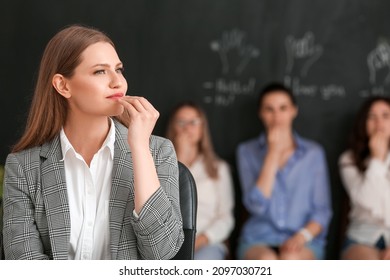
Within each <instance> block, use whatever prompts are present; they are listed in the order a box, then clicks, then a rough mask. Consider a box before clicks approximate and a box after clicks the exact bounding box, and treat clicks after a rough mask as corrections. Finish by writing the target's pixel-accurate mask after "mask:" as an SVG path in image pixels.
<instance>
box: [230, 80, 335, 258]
mask: <svg viewBox="0 0 390 280" xmlns="http://www.w3.org/2000/svg"><path fill="white" fill-rule="evenodd" d="M297 114H298V108H297V105H296V102H295V98H294V95H293V94H292V92H291V90H290V89H289V88H287V87H285V86H284V85H282V84H280V83H272V84H269V85H267V86H266V87H265V88H264V89H263V90H262V91H261V92H260V96H259V103H258V116H259V118H260V119H261V121H262V123H263V124H264V127H265V133H261V134H260V136H259V137H257V138H255V139H251V140H249V141H246V142H244V143H241V144H240V145H239V147H238V150H237V160H238V171H239V177H240V181H241V189H242V197H243V204H244V206H245V208H246V209H247V211H248V213H249V219H248V220H247V221H246V222H245V224H244V227H243V229H242V231H241V236H240V240H239V246H238V252H237V253H238V256H239V258H241V259H257V260H261V259H272V260H275V259H307V260H308V259H322V258H324V255H325V245H326V236H327V232H328V225H329V221H330V218H331V213H332V211H331V204H330V188H329V180H328V171H327V164H326V158H325V153H324V150H323V148H322V147H321V146H320V145H319V144H317V143H315V142H314V141H311V140H308V139H305V138H303V137H301V136H299V135H298V134H297V133H296V132H295V131H293V126H292V123H293V120H294V119H295V117H296V116H297Z"/></svg>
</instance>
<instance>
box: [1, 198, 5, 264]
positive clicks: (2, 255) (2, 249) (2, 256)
mask: <svg viewBox="0 0 390 280" xmlns="http://www.w3.org/2000/svg"><path fill="white" fill-rule="evenodd" d="M4 258H5V256H4V248H3V200H2V198H1V197H0V260H4Z"/></svg>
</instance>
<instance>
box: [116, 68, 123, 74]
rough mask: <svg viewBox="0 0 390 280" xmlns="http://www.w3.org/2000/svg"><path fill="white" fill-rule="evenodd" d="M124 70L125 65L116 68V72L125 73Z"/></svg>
mask: <svg viewBox="0 0 390 280" xmlns="http://www.w3.org/2000/svg"><path fill="white" fill-rule="evenodd" d="M124 71H125V68H123V67H120V68H118V69H116V72H118V73H123V72H124Z"/></svg>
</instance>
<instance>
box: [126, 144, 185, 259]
mask: <svg viewBox="0 0 390 280" xmlns="http://www.w3.org/2000/svg"><path fill="white" fill-rule="evenodd" d="M151 152H152V155H153V158H154V163H155V166H156V170H157V175H158V178H159V181H160V187H159V188H158V190H157V191H156V192H155V193H154V194H153V195H152V196H151V197H150V198H149V199H148V201H147V202H146V203H145V204H144V206H143V208H142V209H141V211H140V213H139V215H138V217H135V216H133V218H132V224H133V227H134V230H135V234H136V237H137V244H138V250H139V252H140V254H141V257H142V258H143V259H170V258H172V257H174V256H175V255H176V253H177V252H178V251H179V249H180V247H181V245H182V243H183V241H184V233H183V223H182V218H181V212H180V204H179V171H178V164H177V158H176V154H175V150H174V148H173V145H172V143H171V142H170V141H169V140H167V139H164V138H161V137H156V136H153V137H152V139H151Z"/></svg>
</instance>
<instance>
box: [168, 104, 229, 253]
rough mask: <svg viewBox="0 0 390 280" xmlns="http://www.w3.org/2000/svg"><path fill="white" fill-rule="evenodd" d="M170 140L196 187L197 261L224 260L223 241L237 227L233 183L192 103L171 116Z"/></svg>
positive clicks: (201, 113)
mask: <svg viewBox="0 0 390 280" xmlns="http://www.w3.org/2000/svg"><path fill="white" fill-rule="evenodd" d="M167 138H168V139H170V140H171V141H172V142H173V145H174V147H175V149H176V153H177V158H178V160H179V161H181V162H182V163H183V164H185V165H186V166H187V167H188V168H189V169H190V171H191V173H192V175H193V177H194V179H195V183H196V186H197V191H198V212H197V236H196V241H195V259H209V260H210V259H224V258H225V257H226V253H227V250H226V248H225V246H224V243H223V242H224V241H225V240H226V239H227V238H228V237H229V235H230V233H231V231H232V229H233V225H234V217H233V206H234V202H233V183H232V178H231V173H230V170H229V167H228V165H227V164H226V162H224V161H222V160H221V159H219V158H218V157H217V156H216V154H215V153H214V149H213V146H212V142H211V139H210V133H209V129H208V124H207V119H206V115H205V113H204V112H203V110H202V109H201V108H200V107H199V106H198V105H196V104H194V103H192V102H185V103H181V104H179V105H177V106H176V108H174V110H173V111H172V113H171V115H170V119H169V123H168V127H167Z"/></svg>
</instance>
